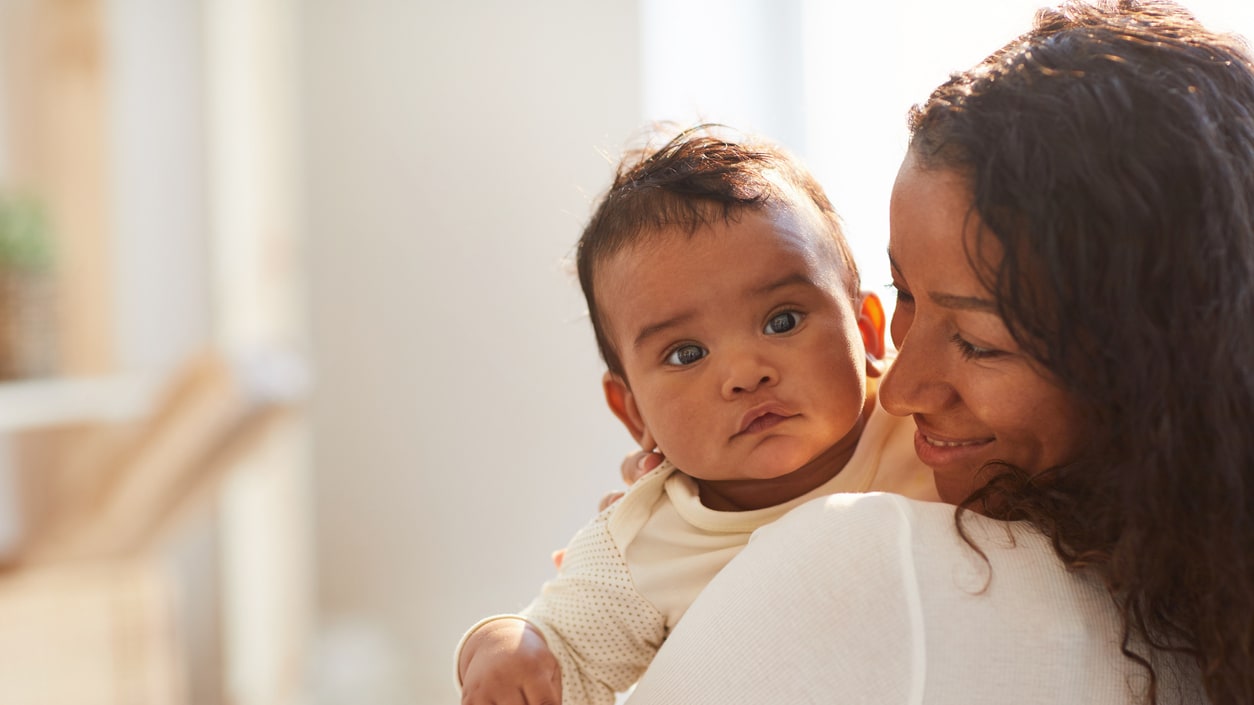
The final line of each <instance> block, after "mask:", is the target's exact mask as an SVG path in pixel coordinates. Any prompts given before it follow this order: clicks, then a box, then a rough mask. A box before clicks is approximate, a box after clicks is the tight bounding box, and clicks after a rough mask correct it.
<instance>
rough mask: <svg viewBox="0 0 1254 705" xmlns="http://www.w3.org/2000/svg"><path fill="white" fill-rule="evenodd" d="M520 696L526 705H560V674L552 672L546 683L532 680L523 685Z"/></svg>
mask: <svg viewBox="0 0 1254 705" xmlns="http://www.w3.org/2000/svg"><path fill="white" fill-rule="evenodd" d="M522 694H523V698H524V702H526V703H527V705H562V674H561V672H560V671H554V672H553V673H552V674H551V677H550V678H549V679H548V680H547V681H543V680H538V679H532V680H529V681H527V682H526V683H523V687H522Z"/></svg>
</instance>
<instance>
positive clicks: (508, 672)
mask: <svg viewBox="0 0 1254 705" xmlns="http://www.w3.org/2000/svg"><path fill="white" fill-rule="evenodd" d="M458 671H459V674H460V675H461V679H462V705H488V704H489V703H554V704H556V703H560V702H561V701H562V669H561V667H560V666H559V665H558V663H557V659H556V658H554V657H553V654H552V653H551V652H550V651H549V647H548V645H547V644H545V642H544V637H543V636H541V635H540V633H539V632H538V631H536V630H535V628H534V627H532V626H531V625H530V624H527V622H525V621H524V620H521V619H513V618H506V619H497V620H494V621H491V622H488V623H487V624H485V625H483V626H482V627H480V628H479V629H478V630H477V631H475V633H474V634H472V635H470V638H469V639H467V640H466V645H465V646H464V647H463V648H462V655H461V659H460V663H459V668H458Z"/></svg>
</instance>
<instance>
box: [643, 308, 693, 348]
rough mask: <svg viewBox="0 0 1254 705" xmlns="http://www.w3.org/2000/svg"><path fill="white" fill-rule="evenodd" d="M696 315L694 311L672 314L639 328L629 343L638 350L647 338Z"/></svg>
mask: <svg viewBox="0 0 1254 705" xmlns="http://www.w3.org/2000/svg"><path fill="white" fill-rule="evenodd" d="M696 315H697V314H696V312H695V311H686V312H684V313H681V314H679V315H678V316H672V317H670V318H668V319H666V320H664V321H658V322H657V323H652V324H650V325H647V326H645V327H644V328H642V329H640V332H639V333H637V334H636V339H635V340H634V341H632V344H631V345H632V347H633V348H635V349H637V350H639V349H640V348H641V347H642V346H643V345H644V344H645V342H646V341H647V340H648V339H649V338H651V337H653V336H655V335H657V334H658V333H661V332H662V331H664V330H666V329H667V328H674V327H675V326H679V325H682V324H684V323H686V322H688V321H690V320H692V319H693V318H695V317H696Z"/></svg>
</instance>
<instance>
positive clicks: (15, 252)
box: [0, 194, 55, 273]
mask: <svg viewBox="0 0 1254 705" xmlns="http://www.w3.org/2000/svg"><path fill="white" fill-rule="evenodd" d="M54 259H55V253H54V251H53V243H52V231H51V227H50V225H49V222H48V217H47V214H46V213H45V212H44V209H43V207H42V206H41V205H40V203H39V202H38V201H36V200H35V199H33V198H28V197H24V196H15V195H4V194H0V267H4V268H6V269H9V270H12V271H18V272H29V273H41V272H46V271H48V270H50V269H51V268H52V265H53V261H54Z"/></svg>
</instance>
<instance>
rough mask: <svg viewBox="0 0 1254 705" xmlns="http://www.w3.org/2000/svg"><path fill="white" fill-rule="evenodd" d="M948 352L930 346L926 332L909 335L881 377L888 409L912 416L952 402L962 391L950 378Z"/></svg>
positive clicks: (937, 409)
mask: <svg viewBox="0 0 1254 705" xmlns="http://www.w3.org/2000/svg"><path fill="white" fill-rule="evenodd" d="M912 332H913V331H912ZM945 353H946V350H945V349H944V348H943V347H941V348H939V349H938V348H936V347H934V346H932V347H929V346H928V339H927V338H926V337H924V336H921V335H913V336H912V335H907V336H905V338H904V339H903V340H902V341H901V346H900V349H899V350H898V352H897V357H896V358H895V359H894V360H893V362H892V364H891V365H889V367H888V372H886V373H885V374H884V377H883V379H881V380H880V386H879V397H880V403H881V404H882V405H883V406H884V409H885V410H886V411H888V413H890V414H893V415H894V416H910V415H912V414H935V413H937V412H940V411H943V410H945V409H946V408H949V407H950V406H952V405H953V404H954V403H955V402H956V400H957V398H958V394H957V391H956V390H955V388H954V385H953V384H952V380H950V379H949V373H950V371H949V369H948V368H947V366H946V363H945V360H946V357H945Z"/></svg>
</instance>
